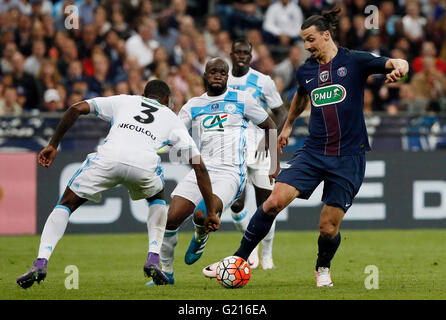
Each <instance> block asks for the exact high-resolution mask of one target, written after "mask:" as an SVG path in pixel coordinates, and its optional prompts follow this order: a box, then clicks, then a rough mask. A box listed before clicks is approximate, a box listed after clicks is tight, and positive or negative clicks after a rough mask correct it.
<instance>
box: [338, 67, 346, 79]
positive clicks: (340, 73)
mask: <svg viewBox="0 0 446 320" xmlns="http://www.w3.org/2000/svg"><path fill="white" fill-rule="evenodd" d="M346 75H347V68H346V67H340V68H339V69H338V76H340V77H345V76H346Z"/></svg>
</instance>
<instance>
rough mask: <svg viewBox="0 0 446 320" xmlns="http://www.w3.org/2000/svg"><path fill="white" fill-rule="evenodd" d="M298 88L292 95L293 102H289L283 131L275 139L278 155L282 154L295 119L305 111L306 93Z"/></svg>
mask: <svg viewBox="0 0 446 320" xmlns="http://www.w3.org/2000/svg"><path fill="white" fill-rule="evenodd" d="M300 88H302V87H300ZM300 88H299V90H298V91H297V92H296V93H295V94H294V97H293V101H291V106H290V110H289V111H288V118H287V119H286V121H285V124H284V126H283V129H282V131H281V132H280V135H279V138H278V139H277V144H278V147H279V152H280V154H282V153H283V151H282V149H283V148H285V147H286V146H287V145H288V142H289V138H290V135H291V131H292V129H293V124H294V121H296V119H297V117H298V116H300V115H301V113H302V112H303V111H304V110H305V108H306V106H307V103H308V100H309V96H308V94H307V92H305V91H304V90H302V89H300Z"/></svg>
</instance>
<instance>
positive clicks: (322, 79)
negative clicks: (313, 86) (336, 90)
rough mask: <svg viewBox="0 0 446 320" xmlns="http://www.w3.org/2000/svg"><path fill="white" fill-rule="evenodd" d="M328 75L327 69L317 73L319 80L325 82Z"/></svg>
mask: <svg viewBox="0 0 446 320" xmlns="http://www.w3.org/2000/svg"><path fill="white" fill-rule="evenodd" d="M329 76H330V74H329V73H328V71H322V72H321V74H320V75H319V79H321V82H326V81H327V80H328V77H329Z"/></svg>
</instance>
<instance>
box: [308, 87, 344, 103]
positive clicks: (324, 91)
mask: <svg viewBox="0 0 446 320" xmlns="http://www.w3.org/2000/svg"><path fill="white" fill-rule="evenodd" d="M346 96H347V91H346V90H345V88H344V87H343V86H341V85H340V84H333V85H330V86H326V87H320V88H316V89H314V90H313V91H311V101H312V103H313V105H314V106H315V107H322V106H326V105H329V104H334V103H339V102H342V101H344V99H345V97H346Z"/></svg>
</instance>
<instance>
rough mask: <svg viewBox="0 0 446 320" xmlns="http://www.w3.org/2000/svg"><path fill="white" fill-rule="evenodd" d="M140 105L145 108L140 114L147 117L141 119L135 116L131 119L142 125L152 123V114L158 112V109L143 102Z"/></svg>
mask: <svg viewBox="0 0 446 320" xmlns="http://www.w3.org/2000/svg"><path fill="white" fill-rule="evenodd" d="M141 105H142V106H143V107H144V108H145V109H144V110H142V111H141V112H142V113H144V114H145V115H146V116H147V118H142V117H140V116H136V117H133V119H135V120H136V121H138V122H141V123H144V124H147V123H152V122H153V120H155V117H154V116H153V114H152V112H156V111H158V108H156V107H154V106H151V105H149V104H147V103H144V102H142V103H141Z"/></svg>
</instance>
